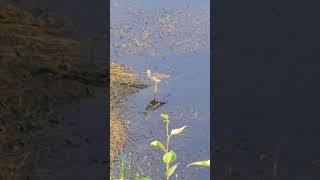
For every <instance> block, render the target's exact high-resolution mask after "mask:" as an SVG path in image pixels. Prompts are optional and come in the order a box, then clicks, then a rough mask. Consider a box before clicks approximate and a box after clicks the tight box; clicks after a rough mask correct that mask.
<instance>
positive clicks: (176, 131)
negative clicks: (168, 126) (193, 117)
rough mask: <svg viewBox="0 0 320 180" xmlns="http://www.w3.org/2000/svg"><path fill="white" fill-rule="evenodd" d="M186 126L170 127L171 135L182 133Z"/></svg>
mask: <svg viewBox="0 0 320 180" xmlns="http://www.w3.org/2000/svg"><path fill="white" fill-rule="evenodd" d="M186 127H187V126H183V127H181V128H177V129H172V130H171V135H175V134H180V133H182V131H183V130H184V128H186Z"/></svg>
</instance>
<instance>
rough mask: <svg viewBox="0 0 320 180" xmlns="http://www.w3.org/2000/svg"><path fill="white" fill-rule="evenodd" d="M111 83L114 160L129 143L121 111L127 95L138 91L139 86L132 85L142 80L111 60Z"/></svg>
mask: <svg viewBox="0 0 320 180" xmlns="http://www.w3.org/2000/svg"><path fill="white" fill-rule="evenodd" d="M110 83H111V89H110V109H111V113H110V137H111V139H110V148H111V149H110V159H111V162H112V161H114V160H115V159H116V156H117V154H118V153H119V152H120V150H121V148H123V147H124V146H125V145H126V143H127V132H126V128H125V126H124V124H123V121H122V120H121V118H120V117H119V113H120V112H121V110H122V105H123V103H125V101H126V99H127V97H128V96H129V95H130V94H132V93H135V92H137V91H138V89H137V88H134V87H131V86H130V85H132V84H139V83H141V82H140V81H139V80H138V79H137V78H136V77H135V75H134V74H133V73H132V72H131V71H130V70H129V69H128V68H126V67H125V66H124V65H121V64H117V63H113V62H111V64H110Z"/></svg>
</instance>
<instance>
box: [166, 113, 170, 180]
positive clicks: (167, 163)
mask: <svg viewBox="0 0 320 180" xmlns="http://www.w3.org/2000/svg"><path fill="white" fill-rule="evenodd" d="M166 120H167V122H166V135H167V145H166V154H167V153H168V151H169V141H170V136H169V119H166ZM168 170H169V162H166V172H167V171H168ZM166 180H169V177H168V176H167V175H166Z"/></svg>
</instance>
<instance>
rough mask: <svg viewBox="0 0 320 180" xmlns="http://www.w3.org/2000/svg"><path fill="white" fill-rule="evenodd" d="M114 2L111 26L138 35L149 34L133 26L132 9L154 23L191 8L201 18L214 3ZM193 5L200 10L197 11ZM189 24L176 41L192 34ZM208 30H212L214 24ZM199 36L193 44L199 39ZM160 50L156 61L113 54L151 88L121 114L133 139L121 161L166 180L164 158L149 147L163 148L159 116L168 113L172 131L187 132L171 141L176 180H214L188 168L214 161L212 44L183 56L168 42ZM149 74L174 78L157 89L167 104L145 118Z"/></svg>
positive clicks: (152, 57)
mask: <svg viewBox="0 0 320 180" xmlns="http://www.w3.org/2000/svg"><path fill="white" fill-rule="evenodd" d="M114 2H116V8H114V9H112V11H111V20H112V17H113V16H116V19H117V20H119V21H120V22H125V23H127V24H130V25H132V27H133V28H136V32H139V29H142V30H143V29H144V28H141V26H139V27H137V26H138V25H139V23H132V22H134V21H133V20H132V18H135V16H133V15H130V14H128V7H130V8H129V9H130V11H134V10H135V8H136V9H140V10H141V12H143V14H144V15H145V16H147V15H148V16H150V17H151V18H150V17H149V21H148V20H147V22H150V19H152V17H154V16H156V15H157V12H159V11H160V10H161V8H165V9H167V10H168V11H170V10H173V9H174V8H176V9H177V11H178V10H179V9H181V7H188V5H189V6H190V7H192V8H191V9H190V10H191V12H193V13H194V16H197V15H200V14H198V13H199V10H200V9H201V8H206V7H209V1H205V0H202V1H199V3H195V1H193V2H182V1H173V3H168V2H169V1H161V2H159V1H157V2H156V4H154V3H150V2H148V3H144V2H145V1H138V2H139V3H136V4H132V5H131V4H130V3H129V2H127V1H114ZM170 2H171V1H170ZM197 2H198V1H197ZM142 4H143V6H142ZM194 4H197V6H192V5H194ZM111 7H113V6H111ZM121 7H122V8H121ZM174 12H175V11H172V13H174ZM173 16H174V15H173ZM173 19H174V18H173ZM190 19H191V18H190ZM116 23H117V22H116ZM187 23H188V20H186V23H185V24H183V25H184V27H183V28H184V29H183V32H182V31H181V30H182V27H181V29H179V27H177V30H176V31H175V32H176V36H175V37H176V38H179V37H181V36H183V35H184V33H190V32H191V33H192V29H191V26H190V25H188V24H187ZM149 24H152V23H149ZM190 24H191V23H190ZM204 24H205V25H209V20H207V21H206V22H205V23H204ZM150 26H151V25H150ZM204 32H205V35H206V36H201V38H202V40H203V41H204V42H209V38H207V37H209V33H208V32H209V31H208V29H204ZM196 36H197V35H195V36H194V37H192V38H197V37H196ZM151 38H154V39H156V37H154V36H152V35H151ZM113 41H117V38H115V37H112V36H111V42H113ZM155 44H156V48H155V49H156V51H157V50H158V51H161V56H157V55H154V54H152V53H150V51H147V50H142V51H141V52H140V53H130V52H129V53H128V52H124V50H123V49H120V50H119V52H122V53H118V51H117V52H114V51H111V55H113V56H114V58H115V59H117V62H120V63H123V64H125V65H127V66H129V67H130V68H131V69H132V71H133V72H134V73H135V74H137V76H138V77H139V78H140V79H143V80H145V82H146V83H148V84H150V85H151V86H150V87H149V88H147V89H144V90H142V91H140V92H139V93H137V94H134V95H132V96H130V98H129V100H128V103H127V106H126V107H125V109H124V111H123V113H122V116H123V117H124V119H126V120H127V122H126V123H127V124H128V131H129V137H130V140H129V144H128V145H127V147H126V148H125V149H124V150H123V152H122V157H125V159H126V160H127V161H129V162H130V169H131V170H132V172H136V171H138V172H142V173H143V174H145V175H149V176H150V177H152V178H153V179H163V177H161V176H162V175H161V174H164V173H163V172H164V167H163V164H162V152H160V151H159V150H157V149H154V148H151V147H150V146H149V144H150V142H152V141H153V140H161V141H162V142H164V139H165V126H164V125H163V124H161V117H160V114H161V113H168V114H169V116H170V119H171V123H170V125H169V128H170V129H171V128H178V127H182V126H184V125H187V126H188V127H187V128H186V129H185V131H184V133H183V134H182V135H179V136H176V137H173V138H172V145H171V149H172V150H174V151H175V152H176V153H177V159H176V162H175V163H178V168H177V170H176V174H177V175H178V176H177V177H176V179H210V171H209V168H196V167H188V168H186V165H187V164H189V163H190V162H192V161H198V160H207V159H209V158H210V148H209V147H210V98H209V97H210V53H209V46H208V43H207V44H206V45H205V46H204V47H202V48H200V49H197V50H196V51H179V52H177V51H170V49H168V48H167V47H166V42H164V41H162V42H161V43H157V42H155ZM146 69H150V70H151V71H155V72H160V73H164V74H169V75H170V78H169V79H168V80H167V81H166V82H160V84H159V86H158V88H159V92H158V95H157V100H159V101H163V102H165V103H166V104H164V105H162V106H161V107H159V108H158V109H156V110H154V111H151V112H148V113H145V109H146V107H147V105H148V103H149V102H150V101H151V100H152V98H153V85H152V82H151V81H149V79H147V78H146V77H145V76H144V75H143V72H144V70H146ZM116 167H117V165H116ZM140 168H141V169H140ZM173 179H174V178H173Z"/></svg>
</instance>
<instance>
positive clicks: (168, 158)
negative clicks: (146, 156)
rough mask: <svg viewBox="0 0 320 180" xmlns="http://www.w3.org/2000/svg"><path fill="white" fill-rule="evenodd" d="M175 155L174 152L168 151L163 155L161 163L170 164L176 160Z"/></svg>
mask: <svg viewBox="0 0 320 180" xmlns="http://www.w3.org/2000/svg"><path fill="white" fill-rule="evenodd" d="M176 157H177V155H176V153H175V152H174V151H169V152H168V153H166V154H165V155H163V162H164V163H171V162H172V161H174V160H176Z"/></svg>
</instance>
